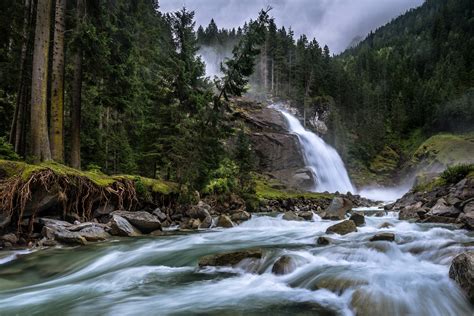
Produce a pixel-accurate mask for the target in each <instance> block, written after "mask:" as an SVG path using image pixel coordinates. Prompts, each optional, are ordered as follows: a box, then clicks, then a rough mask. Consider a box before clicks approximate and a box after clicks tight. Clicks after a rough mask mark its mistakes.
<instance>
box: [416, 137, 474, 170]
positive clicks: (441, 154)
mask: <svg viewBox="0 0 474 316" xmlns="http://www.w3.org/2000/svg"><path fill="white" fill-rule="evenodd" d="M469 163H474V134H473V133H471V134H438V135H435V136H432V137H430V138H429V139H428V140H426V141H425V142H423V143H422V144H421V145H420V146H419V147H418V149H417V150H416V151H415V153H414V154H413V157H412V158H411V160H410V162H409V166H410V167H411V168H417V169H418V170H422V171H433V170H438V171H442V170H444V169H445V168H446V167H447V166H451V165H455V164H469Z"/></svg>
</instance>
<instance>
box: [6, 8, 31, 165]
mask: <svg viewBox="0 0 474 316" xmlns="http://www.w3.org/2000/svg"><path fill="white" fill-rule="evenodd" d="M33 9H34V5H33V3H32V0H25V5H24V13H23V31H22V41H23V42H22V46H21V58H20V80H19V85H18V94H17V100H16V107H15V113H14V116H13V120H12V126H11V130H10V143H11V144H12V145H13V147H14V149H15V152H17V153H18V154H20V155H21V156H25V154H26V152H25V141H26V140H25V137H24V136H25V134H26V133H25V132H26V128H27V124H26V123H27V117H26V116H27V110H28V99H29V98H28V97H29V93H28V90H29V84H28V81H30V80H27V78H28V75H27V74H28V71H27V68H28V67H27V66H28V65H27V61H28V49H31V46H32V45H31V37H32V36H33V35H32V32H31V31H30V30H31V24H32V21H33V19H32V16H33Z"/></svg>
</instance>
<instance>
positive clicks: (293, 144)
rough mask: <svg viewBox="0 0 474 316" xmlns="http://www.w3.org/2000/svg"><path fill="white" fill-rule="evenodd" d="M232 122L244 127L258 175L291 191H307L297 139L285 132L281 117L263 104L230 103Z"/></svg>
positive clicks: (308, 175)
mask: <svg viewBox="0 0 474 316" xmlns="http://www.w3.org/2000/svg"><path fill="white" fill-rule="evenodd" d="M233 110H234V114H233V115H234V119H235V120H236V121H241V122H243V124H245V127H246V131H247V132H248V135H249V137H250V140H251V143H252V146H253V148H254V150H255V156H256V158H257V168H258V171H259V172H260V173H262V174H265V175H268V176H270V177H271V178H274V179H277V180H279V182H281V183H282V184H284V185H286V186H288V187H290V188H295V189H302V190H309V189H311V188H312V187H313V185H314V179H313V175H312V173H311V172H310V171H309V170H308V169H306V168H305V161H304V157H303V154H302V152H301V149H300V145H299V141H298V137H297V136H296V135H294V134H291V133H289V132H288V128H287V123H286V120H285V118H284V117H283V115H282V114H281V113H280V112H278V111H277V110H275V109H272V108H269V107H268V106H266V105H265V104H262V103H257V102H254V101H250V100H246V99H237V100H235V101H234V102H233Z"/></svg>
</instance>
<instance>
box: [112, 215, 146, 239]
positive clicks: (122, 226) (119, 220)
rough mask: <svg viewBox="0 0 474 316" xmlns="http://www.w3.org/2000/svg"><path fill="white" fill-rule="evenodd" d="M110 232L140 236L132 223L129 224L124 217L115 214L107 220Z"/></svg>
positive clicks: (119, 234)
mask: <svg viewBox="0 0 474 316" xmlns="http://www.w3.org/2000/svg"><path fill="white" fill-rule="evenodd" d="M109 225H110V228H111V230H110V233H111V234H112V235H114V236H122V237H134V236H140V232H139V231H138V229H136V228H135V227H134V226H133V225H132V224H130V223H129V222H128V221H127V220H126V219H125V218H123V217H122V216H119V215H117V214H114V215H112V219H111V220H110V222H109Z"/></svg>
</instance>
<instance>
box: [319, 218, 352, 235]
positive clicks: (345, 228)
mask: <svg viewBox="0 0 474 316" xmlns="http://www.w3.org/2000/svg"><path fill="white" fill-rule="evenodd" d="M356 231H357V226H356V224H355V223H354V221H351V220H347V221H343V222H340V223H338V224H336V225H332V226H330V227H329V228H328V229H327V230H326V233H328V234H331V233H334V234H339V235H346V234H349V233H352V232H356Z"/></svg>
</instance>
